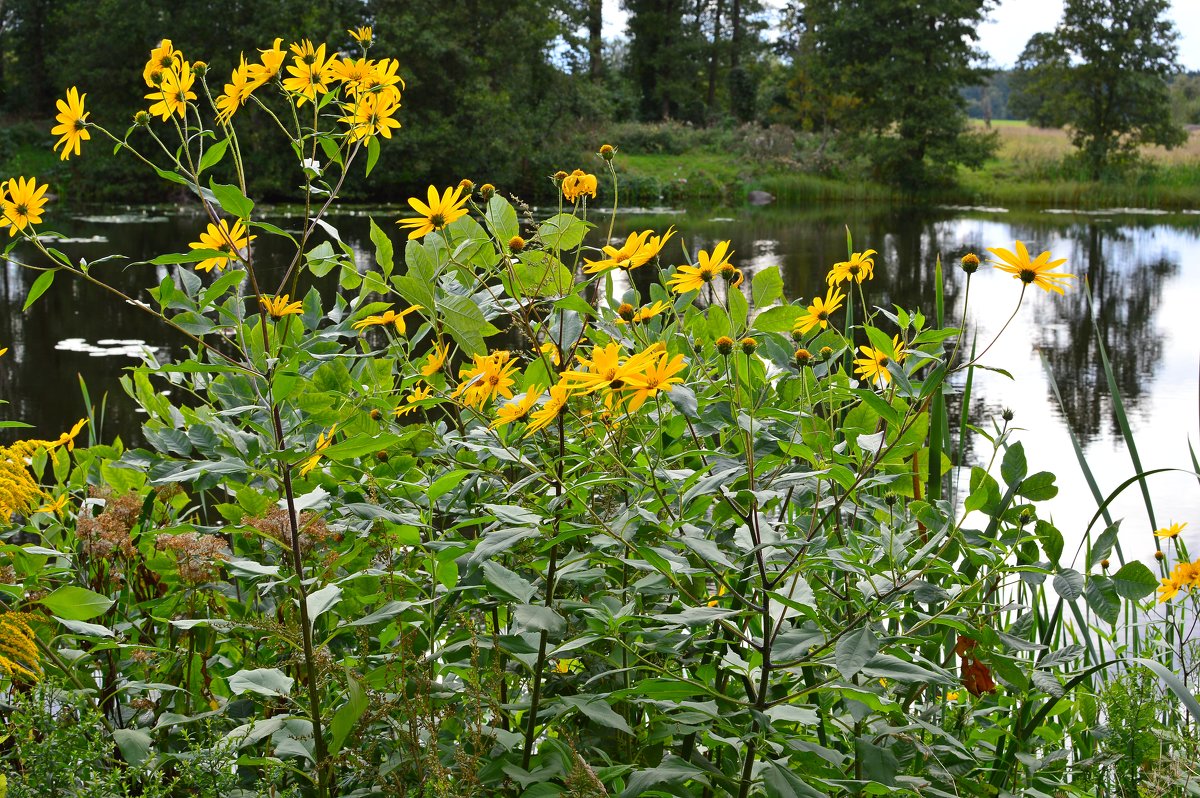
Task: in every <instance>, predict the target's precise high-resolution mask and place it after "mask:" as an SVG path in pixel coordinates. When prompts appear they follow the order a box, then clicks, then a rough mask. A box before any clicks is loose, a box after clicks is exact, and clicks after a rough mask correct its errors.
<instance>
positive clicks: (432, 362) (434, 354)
mask: <svg viewBox="0 0 1200 798" xmlns="http://www.w3.org/2000/svg"><path fill="white" fill-rule="evenodd" d="M449 353H450V345H449V344H447V343H443V342H442V341H441V339H439V340H437V341H434V342H433V348H432V349H430V350H429V355H428V356H427V357H426V358H425V365H424V366H422V367H421V374H423V375H424V376H426V377H432V376H433V375H434V374H437V373H438V372H439V371H441V370H442V366H444V365H446V356H447V355H448V354H449Z"/></svg>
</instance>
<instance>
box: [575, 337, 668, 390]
mask: <svg viewBox="0 0 1200 798" xmlns="http://www.w3.org/2000/svg"><path fill="white" fill-rule="evenodd" d="M662 351H663V345H662V344H661V343H656V344H652V345H650V346H649V347H647V348H646V349H644V350H642V351H641V352H638V353H637V354H635V355H630V356H628V357H627V356H626V355H625V353H624V352H623V351H622V350H621V345H620V344H619V343H617V342H616V341H613V342H612V343H610V344H607V345H605V346H596V347H592V356H591V357H590V358H587V357H583V356H582V355H580V356H579V362H580V364H581V365H583V366H584V367H585V369H586V370H585V371H579V370H577V369H572V370H571V371H567V372H565V373H564V374H563V375H562V383H565V384H566V385H569V386H571V388H572V389H573V390H576V391H579V392H580V393H583V394H589V393H593V392H594V391H599V390H602V389H603V390H607V391H610V392H611V391H619V390H621V389H622V388H624V387H625V386H626V385H627V384H628V383H629V381H630V379H632V378H633V377H635V376H636V375H639V374H643V373H645V372H646V371H647V370H648V369H649V368H651V367H652V366H653V365H654V362H655V360H657V358H658V356H659V355H660V354H661V353H662ZM560 384H561V383H560Z"/></svg>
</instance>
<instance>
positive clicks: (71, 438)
mask: <svg viewBox="0 0 1200 798" xmlns="http://www.w3.org/2000/svg"><path fill="white" fill-rule="evenodd" d="M87 423H88V420H87V419H86V418H81V419H79V420H78V421H76V422H75V426H73V427H71V431H70V432H64V433H63V434H62V435H59V436H58V440H56V441H54V442H53V443H51V444H50V447H49V448H51V449H53V448H55V447H57V446H66V447H67V451H68V452H73V451H75V439H76V438H78V437H79V433H81V432H83V428H84V427H86V426H87Z"/></svg>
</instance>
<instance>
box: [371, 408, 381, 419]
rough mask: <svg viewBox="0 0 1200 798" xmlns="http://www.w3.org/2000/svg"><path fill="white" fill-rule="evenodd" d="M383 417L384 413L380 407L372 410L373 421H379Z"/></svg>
mask: <svg viewBox="0 0 1200 798" xmlns="http://www.w3.org/2000/svg"><path fill="white" fill-rule="evenodd" d="M381 418H383V413H381V412H379V408H378V407H376V408H375V409H373V410H372V411H371V420H372V421H378V420H379V419H381Z"/></svg>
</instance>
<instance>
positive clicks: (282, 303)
mask: <svg viewBox="0 0 1200 798" xmlns="http://www.w3.org/2000/svg"><path fill="white" fill-rule="evenodd" d="M290 299H291V297H290V296H288V295H287V294H280V295H279V296H260V297H259V298H258V302H259V304H261V305H262V307H263V310H265V311H266V312H267V313H269V314H270V315H271V316H274V317H275V318H277V319H281V318H283V317H284V316H294V315H299V314H301V313H303V312H304V303H303V302H299V301H297V302H289V301H288V300H290Z"/></svg>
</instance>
